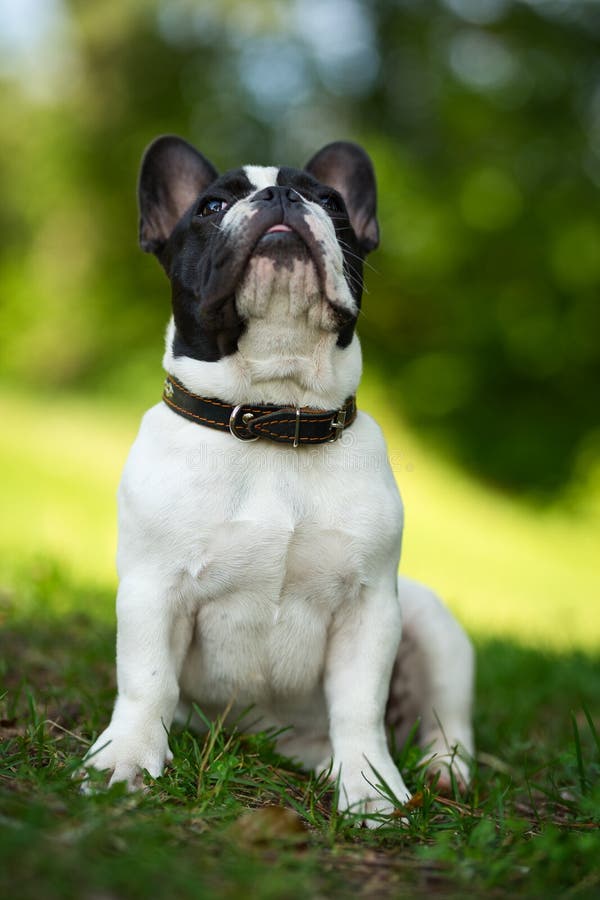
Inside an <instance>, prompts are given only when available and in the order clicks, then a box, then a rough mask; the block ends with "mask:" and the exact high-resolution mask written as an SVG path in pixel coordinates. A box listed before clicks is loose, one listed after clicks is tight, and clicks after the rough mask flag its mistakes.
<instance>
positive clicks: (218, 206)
mask: <svg viewBox="0 0 600 900" xmlns="http://www.w3.org/2000/svg"><path fill="white" fill-rule="evenodd" d="M228 206H229V204H228V203H227V201H226V200H217V199H216V197H213V198H211V199H210V200H203V201H202V202H201V203H200V205H199V206H198V209H197V210H196V215H197V216H214V215H216V214H217V213H220V212H223V210H224V209H227V207H228Z"/></svg>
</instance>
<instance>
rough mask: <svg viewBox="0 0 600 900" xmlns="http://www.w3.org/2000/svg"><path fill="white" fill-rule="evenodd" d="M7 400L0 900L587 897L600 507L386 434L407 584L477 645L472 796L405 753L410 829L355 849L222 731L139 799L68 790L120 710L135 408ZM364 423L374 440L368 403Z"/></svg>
mask: <svg viewBox="0 0 600 900" xmlns="http://www.w3.org/2000/svg"><path fill="white" fill-rule="evenodd" d="M145 399H146V398H143V400H144V401H145ZM0 400H1V401H2V415H3V423H4V426H5V427H4V429H3V436H2V444H1V445H0V464H1V465H2V470H3V472H4V475H5V482H6V485H5V502H8V504H9V510H10V514H9V515H5V516H4V517H3V518H2V521H1V522H0V563H1V564H2V566H3V573H2V584H3V587H2V594H1V596H0V616H1V624H2V629H1V632H0V677H1V688H0V697H1V700H0V739H1V743H0V892H2V895H3V896H11V897H12V896H15V897H16V896H18V897H19V898H24V900H27V898H36V900H37V898H41V897H43V898H44V900H53V898H70V897H73V898H75V897H77V898H84V900H88V898H89V900H107V898H121V897H123V898H129V897H131V898H137V897H140V898H142V897H147V896H152V897H153V898H157V900H160V898H163V897H165V898H166V897H169V898H170V897H177V898H179V897H181V898H187V897H190V898H201V897H205V896H206V897H215V896H218V897H226V898H228V897H232V898H235V897H238V896H241V895H245V894H248V893H250V894H252V895H253V896H256V897H259V898H263V897H264V898H280V897H281V898H287V897H290V898H291V897H331V896H336V897H338V896H339V897H345V896H353V897H355V896H357V895H358V896H365V897H383V896H394V895H396V894H398V895H399V894H402V895H406V896H415V897H421V896H422V897H425V896H429V895H431V894H432V893H435V894H440V895H442V896H446V897H462V896H464V895H465V894H466V893H467V892H468V893H469V894H473V895H475V896H492V897H494V896H496V897H504V896H506V897H508V896H512V895H515V894H516V895H520V896H530V897H539V896H551V897H554V896H557V897H558V896H560V897H563V896H564V897H571V896H572V897H583V898H585V897H593V896H594V897H595V896H597V895H598V892H599V891H600V868H599V866H598V859H600V828H599V826H600V742H599V739H598V724H597V723H598V721H599V717H600V707H599V698H600V666H599V665H598V663H599V662H600V659H599V652H598V647H599V646H600V609H599V606H598V603H597V597H598V593H599V592H598V586H599V585H598V575H597V572H596V570H595V556H594V551H595V547H594V546H593V540H592V534H593V530H594V529H593V526H594V525H596V527H597V524H598V518H597V512H595V511H594V504H593V503H592V504H589V503H588V504H587V505H586V507H585V509H583V508H580V509H574V508H570V509H568V508H566V507H563V508H554V509H549V510H545V511H541V510H539V509H537V510H536V509H534V508H533V507H531V506H526V505H525V504H523V503H519V502H517V501H516V500H515V499H514V498H508V497H505V496H502V495H501V494H499V493H498V492H494V491H491V490H490V489H489V488H485V487H483V486H482V485H479V484H477V483H476V482H474V481H471V480H470V479H469V478H468V477H467V476H466V475H464V473H461V472H459V471H457V470H455V469H453V468H452V467H451V465H450V464H448V463H444V462H442V461H440V460H439V459H437V458H436V457H435V456H433V455H432V454H431V453H430V452H428V451H427V448H426V447H424V446H423V445H421V444H420V443H419V442H418V440H417V439H416V438H415V436H414V435H411V434H410V432H409V431H407V430H406V429H404V428H402V427H401V426H399V425H392V423H391V422H389V423H388V428H387V429H386V431H387V435H388V442H389V446H390V450H391V455H392V459H393V462H394V465H395V470H396V474H397V477H398V480H399V482H400V484H401V488H402V491H403V494H404V498H405V502H406V506H407V510H408V512H407V533H406V544H405V548H404V555H403V568H404V570H405V571H407V572H408V573H410V574H413V575H416V576H418V577H419V576H420V577H426V578H427V580H429V581H430V582H433V583H434V584H435V586H436V587H437V588H438V589H441V590H442V591H443V593H444V594H445V596H446V597H447V598H448V599H449V601H450V604H451V605H452V607H453V608H454V609H455V610H457V611H458V613H459V615H460V616H461V618H462V619H463V621H464V622H465V623H466V624H467V627H468V628H469V629H470V631H471V633H472V634H473V635H474V637H475V640H476V644H477V649H478V683H477V694H478V697H477V705H476V720H475V726H476V736H477V745H478V754H479V755H478V761H477V764H476V768H475V776H474V782H473V787H472V790H471V792H470V794H469V796H468V797H466V798H463V797H460V796H458V795H456V796H454V797H452V798H449V799H444V798H441V797H438V796H437V795H436V792H435V789H433V790H431V789H429V788H428V787H427V786H426V785H425V784H424V783H423V778H422V773H421V771H420V769H419V765H418V760H419V755H418V751H417V749H416V748H415V747H413V746H412V745H409V746H407V747H404V748H397V751H396V752H397V757H398V762H399V764H400V765H401V767H402V770H403V773H404V775H405V778H406V781H407V783H408V785H409V787H410V788H411V789H412V790H413V791H414V792H415V794H414V796H415V801H414V802H413V803H412V804H411V807H410V809H408V810H403V814H404V815H405V816H406V818H407V819H408V824H406V825H403V824H402V822H401V821H400V819H395V820H392V821H390V822H389V823H386V824H384V825H382V827H381V828H379V829H377V830H376V831H370V830H364V829H362V830H359V829H357V828H356V827H354V826H353V825H352V822H351V821H350V820H349V819H348V818H347V817H342V816H339V815H338V814H337V813H336V812H335V804H334V803H333V797H332V793H333V792H332V788H331V787H330V786H329V785H328V784H326V783H325V782H324V781H319V780H316V779H314V778H310V777H308V776H305V775H303V774H301V773H299V772H298V771H297V770H295V769H294V767H293V766H292V765H291V764H290V762H289V761H287V760H285V759H283V758H281V757H279V756H278V755H277V754H276V752H275V750H274V746H273V738H272V736H270V735H268V734H266V735H265V734H263V735H258V736H248V735H244V734H239V733H237V732H235V731H233V732H231V731H230V732H225V731H223V730H222V729H221V728H220V727H219V724H218V723H216V724H214V725H213V727H212V729H211V732H210V733H209V735H208V736H207V738H206V739H204V738H202V739H197V738H194V737H193V736H192V735H190V734H189V733H187V732H185V731H182V732H179V733H175V734H174V735H173V736H172V740H171V745H172V749H173V750H174V753H175V760H174V765H173V767H172V768H171V769H170V770H169V771H168V772H167V773H166V774H165V775H164V776H163V777H162V778H160V779H157V780H156V781H154V782H152V781H151V780H150V779H148V780H147V787H148V790H147V792H146V793H144V794H141V795H139V796H127V795H126V794H124V793H123V792H122V790H121V789H120V788H118V787H117V788H114V789H112V790H111V791H109V792H107V793H104V794H100V795H97V796H93V797H91V798H85V797H83V796H81V795H80V794H79V793H78V792H77V790H76V785H75V783H74V782H73V780H72V777H71V776H72V774H73V772H74V771H75V770H76V768H77V765H78V760H79V759H80V758H81V756H82V755H83V753H84V752H85V750H86V748H87V746H89V744H90V743H91V741H92V740H93V738H94V736H95V735H96V734H97V733H98V732H99V730H100V729H101V728H102V727H103V726H104V725H105V724H106V721H107V719H108V716H109V714H110V707H111V703H112V699H113V693H114V662H113V656H114V625H113V622H112V618H113V613H112V608H113V602H114V599H113V598H114V583H115V577H114V573H113V563H112V559H113V556H114V542H115V530H114V493H115V487H116V483H117V480H118V474H119V471H120V468H121V466H122V463H123V460H124V457H125V454H126V452H127V448H128V445H129V443H130V441H131V439H132V438H133V435H134V432H135V430H136V428H137V421H138V418H139V413H140V412H141V408H142V407H141V404H140V405H139V406H138V405H136V404H135V403H134V404H131V403H129V404H123V405H119V404H118V403H116V402H112V401H111V402H110V403H107V404H106V406H104V407H103V406H102V404H101V403H100V402H99V401H98V400H95V401H93V402H92V401H91V400H89V399H88V398H85V397H80V398H74V397H63V398H37V399H34V398H32V397H28V396H27V394H26V393H16V394H15V393H14V392H11V393H10V394H8V392H6V393H4V394H3V395H1V396H0ZM148 400H149V402H151V391H150V389H149V390H148ZM362 404H363V406H365V407H367V408H370V409H371V410H372V411H373V412H374V413H375V414H376V415H377V417H378V418H379V419H380V420H382V421H385V419H386V415H385V413H386V409H385V404H384V402H383V399H382V394H381V392H380V391H379V390H378V389H377V386H376V385H372V384H371V385H367V386H366V388H365V390H364V391H363V394H362ZM388 418H389V417H388ZM447 523H450V524H449V525H448V524H447ZM442 525H443V527H442Z"/></svg>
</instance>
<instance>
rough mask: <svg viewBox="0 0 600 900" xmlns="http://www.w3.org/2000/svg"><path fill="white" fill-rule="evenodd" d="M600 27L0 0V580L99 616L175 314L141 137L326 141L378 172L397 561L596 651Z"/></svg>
mask: <svg viewBox="0 0 600 900" xmlns="http://www.w3.org/2000/svg"><path fill="white" fill-rule="evenodd" d="M599 51H600V4H598V3H597V2H594V0H370V2H367V0H219V2H214V0H103V2H101V3H90V2H87V0H0V131H1V140H0V188H1V193H0V292H1V307H0V327H1V329H2V355H1V361H0V403H1V405H2V410H1V413H0V427H1V429H2V441H1V444H0V464H1V471H2V474H3V481H4V486H3V493H4V501H5V511H4V513H3V516H2V522H1V523H0V564H1V565H2V572H3V575H2V580H3V584H4V585H5V588H4V590H5V593H6V592H8V594H9V595H10V596H12V597H15V596H18V602H19V603H20V604H23V605H26V604H27V602H28V599H27V598H30V599H31V598H35V597H36V596H38V598H39V595H44V596H47V595H49V594H51V595H52V597H53V598H54V599H53V600H52V602H53V603H54V604H55V605H56V606H57V607H60V604H61V603H63V604H64V606H65V608H66V607H67V606H68V607H69V608H73V607H75V608H77V606H78V605H80V606H81V607H87V608H89V607H90V605H91V604H92V603H93V604H94V605H95V608H96V611H97V612H98V614H99V615H103V616H104V615H106V616H109V615H111V614H112V612H111V609H112V599H111V598H112V592H113V589H114V585H115V581H116V579H115V574H114V564H113V557H114V546H115V540H116V539H115V503H114V494H115V489H116V484H117V481H118V477H119V471H120V468H121V466H122V464H123V461H124V458H125V455H126V453H127V448H128V446H129V444H130V442H131V440H132V438H133V436H134V434H135V431H136V428H137V424H138V420H139V416H140V414H141V412H142V411H143V409H144V408H146V407H147V406H148V405H150V404H151V403H153V402H156V400H157V398H158V396H159V393H160V389H161V382H162V376H161V371H160V357H161V342H162V334H163V330H164V326H165V323H166V320H167V317H168V314H169V306H168V290H167V283H166V281H165V279H164V276H163V274H162V272H161V271H160V269H159V267H158V265H157V264H156V262H155V261H154V260H153V259H151V258H148V257H145V256H144V255H143V254H142V253H141V252H140V251H139V250H138V248H137V210H136V202H135V182H136V177H137V169H138V164H139V159H140V155H141V153H142V150H143V148H144V147H145V145H146V144H147V143H148V142H149V141H150V140H151V139H152V138H153V137H154V136H155V135H157V134H159V133H161V132H176V133H178V134H181V135H183V136H185V137H186V138H188V139H189V140H191V141H192V142H194V143H196V145H197V146H198V147H199V148H200V149H201V150H202V151H203V152H204V153H205V155H207V156H208V157H209V158H210V159H211V160H212V161H213V162H214V163H215V165H216V166H217V167H218V168H220V169H226V168H228V167H230V166H237V165H239V164H240V163H245V162H257V163H266V164H278V163H285V164H292V165H302V164H303V163H304V162H305V161H306V160H307V159H308V158H309V157H310V156H311V155H312V153H314V152H315V150H316V149H318V148H319V147H320V146H321V145H322V144H324V143H326V142H328V141H330V140H333V139H337V138H347V139H353V140H356V141H359V142H360V143H362V144H363V145H364V146H365V147H366V148H367V149H368V151H369V152H370V154H371V155H372V158H373V160H374V163H375V167H376V171H377V175H378V182H379V190H380V221H381V232H382V245H381V249H379V250H378V251H377V252H376V253H375V254H373V256H372V257H371V258H370V263H371V266H370V267H369V268H368V269H367V288H368V293H367V294H366V296H365V301H364V316H363V317H362V318H361V322H360V335H361V338H362V342H363V348H364V354H365V365H366V376H365V383H364V387H363V390H362V393H361V395H360V401H361V403H362V405H363V407H364V408H366V409H368V410H370V411H371V412H373V413H374V414H375V415H377V417H378V418H379V419H380V421H381V422H382V424H383V425H384V428H385V430H386V435H387V438H388V443H389V446H390V455H391V458H392V462H393V465H394V469H395V472H396V475H397V478H398V481H399V484H400V487H401V490H402V493H403V495H404V498H405V502H406V506H407V529H406V538H405V547H404V556H403V562H402V567H403V568H404V570H405V571H407V572H408V573H409V574H412V575H416V576H418V577H421V578H425V579H427V580H428V581H429V582H431V583H433V584H434V586H435V587H437V588H438V589H439V590H440V591H441V592H442V593H443V594H444V596H445V597H446V598H447V600H448V602H449V603H450V604H451V605H452V606H453V608H454V609H455V610H456V611H457V612H458V614H459V615H460V616H461V618H462V619H463V621H465V623H466V624H467V625H468V627H469V628H470V629H471V630H473V631H474V632H479V633H484V634H502V635H509V636H511V637H512V638H514V639H515V640H519V641H521V642H525V643H529V644H537V645H552V646H554V647H556V648H561V647H562V648H567V647H573V646H577V647H582V648H584V647H585V648H588V649H591V648H594V647H595V648H597V647H598V645H599V644H600V608H599V607H600V597H599V593H600V590H599V589H600V576H599V568H598V561H597V558H598V556H600V546H599V539H600V530H599V525H600V466H599V464H598V450H599V449H600V415H599V407H600V402H599V394H600V303H599V287H600V205H599V203H598V199H599V197H598V193H599V186H600V55H599ZM49 584H50V585H51V586H52V591H50V592H49V591H48V585H49ZM61 598H62V599H61Z"/></svg>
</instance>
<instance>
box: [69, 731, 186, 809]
mask: <svg viewBox="0 0 600 900" xmlns="http://www.w3.org/2000/svg"><path fill="white" fill-rule="evenodd" d="M172 759H173V754H172V753H171V751H170V750H169V743H168V740H167V734H166V732H165V730H164V728H163V727H162V724H161V725H160V727H159V728H155V729H154V730H153V731H151V732H142V731H140V732H131V731H122V730H120V729H118V728H115V726H114V725H112V724H111V725H109V726H108V728H107V729H106V730H105V731H103V732H102V734H101V735H100V737H99V738H98V739H97V740H96V742H95V743H94V744H93V746H92V747H91V748H90V750H89V751H88V753H87V754H86V756H85V758H84V760H83V765H84V767H85V770H86V772H85V775H84V780H83V782H82V790H83V791H84V792H86V793H91V792H92V791H93V790H94V785H93V784H92V781H91V780H90V778H89V774H88V770H90V769H94V770H96V771H98V772H108V773H110V779H109V781H108V786H109V787H111V786H112V785H113V784H116V783H117V782H125V784H126V785H127V790H128V791H135V790H140V789H141V788H143V773H144V771H147V772H148V773H149V774H150V775H151V776H152V777H153V778H158V776H159V775H161V774H162V772H163V769H164V767H165V763H167V762H171V760H172Z"/></svg>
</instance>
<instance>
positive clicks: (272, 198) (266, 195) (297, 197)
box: [250, 185, 302, 206]
mask: <svg viewBox="0 0 600 900" xmlns="http://www.w3.org/2000/svg"><path fill="white" fill-rule="evenodd" d="M301 201H302V196H301V194H299V193H298V191H297V190H295V189H294V188H291V187H280V186H279V185H273V186H269V187H266V188H263V189H262V191H257V192H256V194H254V196H253V197H251V198H250V203H260V204H262V205H263V206H267V205H271V204H273V205H276V204H277V203H281V205H282V206H286V205H287V204H288V203H300V202H301Z"/></svg>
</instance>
